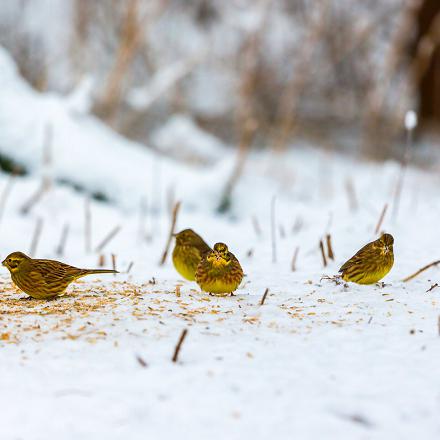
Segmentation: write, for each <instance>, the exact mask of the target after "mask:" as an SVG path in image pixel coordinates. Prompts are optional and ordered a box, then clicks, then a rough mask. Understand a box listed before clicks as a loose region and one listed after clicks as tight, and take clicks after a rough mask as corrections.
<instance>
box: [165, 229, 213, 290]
mask: <svg viewBox="0 0 440 440" xmlns="http://www.w3.org/2000/svg"><path fill="white" fill-rule="evenodd" d="M175 237H176V245H175V246H174V250H173V264H174V267H175V268H176V270H177V272H179V274H180V275H182V276H183V278H186V279H187V280H189V281H194V280H195V279H196V270H197V266H198V265H199V263H200V260H201V259H202V257H203V256H204V255H205V254H206V253H207V252H209V251H210V250H211V248H210V247H209V246H208V245H207V244H206V243H205V241H204V240H203V238H202V237H200V235H198V234H196V233H195V232H194V231H193V230H192V229H184V230H183V231H180V232H179V233H178V234H175Z"/></svg>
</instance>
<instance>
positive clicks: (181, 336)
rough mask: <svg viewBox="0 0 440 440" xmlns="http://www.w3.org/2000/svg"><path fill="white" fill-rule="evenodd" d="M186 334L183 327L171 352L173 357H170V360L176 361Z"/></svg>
mask: <svg viewBox="0 0 440 440" xmlns="http://www.w3.org/2000/svg"><path fill="white" fill-rule="evenodd" d="M187 334H188V330H187V329H184V330H183V331H182V333H181V335H180V338H179V341H178V342H177V345H176V348H175V349H174V354H173V357H172V359H171V360H172V362H177V361H178V359H179V353H180V349H181V348H182V344H183V341H184V340H185V338H186V335H187Z"/></svg>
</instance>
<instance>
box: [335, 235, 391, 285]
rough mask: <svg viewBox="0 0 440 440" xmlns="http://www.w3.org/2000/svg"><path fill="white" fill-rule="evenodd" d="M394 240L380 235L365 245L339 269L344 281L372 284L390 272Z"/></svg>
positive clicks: (389, 236) (388, 236)
mask: <svg viewBox="0 0 440 440" xmlns="http://www.w3.org/2000/svg"><path fill="white" fill-rule="evenodd" d="M393 244H394V238H393V236H392V235H391V234H382V236H381V237H380V238H378V239H377V240H375V241H372V242H371V243H368V244H367V245H365V246H364V247H363V248H362V249H360V250H359V251H358V252H357V253H356V254H355V255H353V256H352V257H351V258H350V259H349V260H348V261H347V262H345V263H344V264H343V265H342V267H341V268H340V269H339V272H340V273H341V277H342V279H343V280H344V281H352V282H353V283H358V284H374V283H377V282H378V281H380V280H381V279H382V278H383V277H384V276H385V275H387V274H388V272H389V271H390V270H391V268H392V267H393V264H394V251H393Z"/></svg>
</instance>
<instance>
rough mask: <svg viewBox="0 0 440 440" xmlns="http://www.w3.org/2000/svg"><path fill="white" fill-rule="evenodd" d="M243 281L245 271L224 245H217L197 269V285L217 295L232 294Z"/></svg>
mask: <svg viewBox="0 0 440 440" xmlns="http://www.w3.org/2000/svg"><path fill="white" fill-rule="evenodd" d="M242 279H243V269H242V268H241V266H240V263H239V261H238V260H237V258H236V257H235V255H234V254H232V253H231V252H229V250H228V247H227V246H226V245H225V244H224V243H216V244H215V245H214V250H212V251H210V252H209V253H207V254H205V256H204V257H203V258H202V261H200V264H199V265H198V267H197V272H196V281H197V284H198V285H199V286H200V288H201V289H202V290H203V291H204V292H208V293H213V294H215V295H224V294H227V293H231V294H232V292H234V291H235V290H237V287H238V286H239V284H240V283H241V280H242Z"/></svg>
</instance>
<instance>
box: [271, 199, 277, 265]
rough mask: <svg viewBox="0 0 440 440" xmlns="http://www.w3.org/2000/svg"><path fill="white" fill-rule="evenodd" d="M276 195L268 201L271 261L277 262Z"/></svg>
mask: <svg viewBox="0 0 440 440" xmlns="http://www.w3.org/2000/svg"><path fill="white" fill-rule="evenodd" d="M276 200H277V199H276V197H275V196H273V197H272V201H271V203H270V231H271V239H272V263H276V262H277V234H276V226H275V225H276V212H275V207H276Z"/></svg>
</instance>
